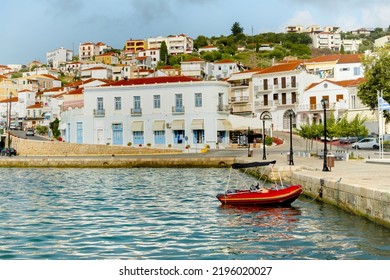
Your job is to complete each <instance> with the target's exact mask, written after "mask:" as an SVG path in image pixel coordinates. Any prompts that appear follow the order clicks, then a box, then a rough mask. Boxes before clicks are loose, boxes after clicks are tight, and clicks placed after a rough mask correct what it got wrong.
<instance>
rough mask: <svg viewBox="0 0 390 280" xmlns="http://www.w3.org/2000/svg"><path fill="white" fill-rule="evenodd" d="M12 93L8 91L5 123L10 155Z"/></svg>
mask: <svg viewBox="0 0 390 280" xmlns="http://www.w3.org/2000/svg"><path fill="white" fill-rule="evenodd" d="M11 99H12V93H11V92H10V93H9V111H8V123H7V129H8V135H7V136H8V139H7V140H8V151H9V155H11V152H10V151H11V116H12V113H11V105H12V100H11Z"/></svg>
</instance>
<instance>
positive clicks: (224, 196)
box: [217, 161, 302, 206]
mask: <svg viewBox="0 0 390 280" xmlns="http://www.w3.org/2000/svg"><path fill="white" fill-rule="evenodd" d="M275 163H276V161H268V162H250V163H234V164H232V166H231V172H230V175H229V180H228V186H229V183H230V181H231V178H232V170H234V171H236V174H237V175H238V176H239V177H240V178H241V180H242V181H243V182H244V184H245V185H246V186H247V188H244V189H228V187H227V190H226V191H225V193H220V194H217V198H218V200H219V201H220V202H221V203H222V204H229V205H256V206H279V205H290V204H291V203H292V202H294V201H295V200H296V199H297V198H298V197H299V195H300V194H301V193H302V186H300V185H291V186H285V185H283V183H282V180H281V177H280V175H279V178H280V181H281V184H276V183H275V185H272V187H265V186H260V181H257V184H252V185H251V186H249V187H248V185H247V184H246V180H244V178H243V177H244V176H245V175H244V174H245V173H246V171H247V169H248V168H254V167H256V168H257V167H264V166H267V165H272V166H273V165H274V164H275ZM272 166H271V167H272ZM242 169H244V170H245V171H244V174H241V175H240V174H239V170H242ZM260 179H261V177H260Z"/></svg>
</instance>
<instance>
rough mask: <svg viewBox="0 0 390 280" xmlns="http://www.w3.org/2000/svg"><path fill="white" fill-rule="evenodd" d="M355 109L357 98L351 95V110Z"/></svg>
mask: <svg viewBox="0 0 390 280" xmlns="http://www.w3.org/2000/svg"><path fill="white" fill-rule="evenodd" d="M355 108H356V96H355V95H351V109H355Z"/></svg>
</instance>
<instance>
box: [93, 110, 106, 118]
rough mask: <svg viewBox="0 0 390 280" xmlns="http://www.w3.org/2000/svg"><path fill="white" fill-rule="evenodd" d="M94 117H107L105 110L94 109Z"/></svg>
mask: <svg viewBox="0 0 390 280" xmlns="http://www.w3.org/2000/svg"><path fill="white" fill-rule="evenodd" d="M93 115H94V116H95V117H104V116H105V115H106V110H105V109H93Z"/></svg>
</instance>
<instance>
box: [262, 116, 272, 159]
mask: <svg viewBox="0 0 390 280" xmlns="http://www.w3.org/2000/svg"><path fill="white" fill-rule="evenodd" d="M260 120H262V121H263V135H262V136H263V160H266V159H267V153H266V152H265V121H269V120H272V115H271V113H270V112H268V111H265V112H263V113H261V115H260Z"/></svg>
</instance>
